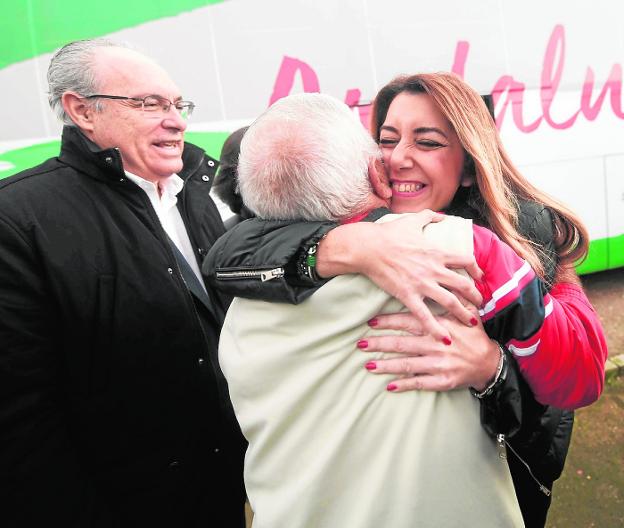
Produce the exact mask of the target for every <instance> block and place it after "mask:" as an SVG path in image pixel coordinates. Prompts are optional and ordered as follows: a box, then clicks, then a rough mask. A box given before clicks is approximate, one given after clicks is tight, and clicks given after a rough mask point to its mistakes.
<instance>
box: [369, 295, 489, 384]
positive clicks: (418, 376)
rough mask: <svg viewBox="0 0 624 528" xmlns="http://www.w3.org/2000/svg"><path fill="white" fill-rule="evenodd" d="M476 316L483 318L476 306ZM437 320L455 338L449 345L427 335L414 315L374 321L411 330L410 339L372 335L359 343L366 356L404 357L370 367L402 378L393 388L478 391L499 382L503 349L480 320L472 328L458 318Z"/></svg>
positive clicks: (377, 326)
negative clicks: (378, 353)
mask: <svg viewBox="0 0 624 528" xmlns="http://www.w3.org/2000/svg"><path fill="white" fill-rule="evenodd" d="M471 315H472V317H475V318H478V314H477V311H476V309H475V308H474V307H472V308H471ZM436 320H437V322H438V323H439V324H440V325H442V326H443V327H444V328H445V331H447V332H448V333H449V335H450V336H451V342H450V344H449V345H445V344H444V343H441V342H440V341H439V340H437V339H435V338H433V337H432V336H431V335H430V334H427V333H424V332H423V326H422V325H421V324H420V322H419V321H418V320H417V319H416V318H415V317H414V316H413V315H412V314H409V313H402V314H389V315H379V316H377V317H376V318H374V319H371V321H369V324H370V325H371V326H372V327H374V328H375V329H393V330H403V331H406V332H409V333H410V334H411V335H409V336H397V335H391V336H375V337H373V336H369V337H367V338H366V340H362V341H359V342H358V348H360V349H361V350H362V351H364V352H394V353H398V354H401V357H397V358H392V359H383V360H379V359H377V360H373V361H369V362H367V363H366V365H365V367H366V368H367V369H368V370H369V371H370V372H371V373H373V374H388V373H389V374H396V375H397V376H399V377H398V378H397V379H396V380H393V381H392V382H390V383H389V384H388V386H387V388H388V390H390V391H393V392H403V391H408V390H429V391H449V390H453V389H457V388H465V387H474V388H475V389H476V390H478V391H480V390H482V389H484V388H485V387H486V386H487V385H488V383H489V382H490V381H491V380H492V379H493V378H494V376H495V373H496V369H497V367H498V362H499V360H500V351H499V348H498V344H497V343H496V341H493V340H491V339H490V338H489V337H488V336H487V334H486V333H485V330H484V329H483V325H482V324H481V322H480V321H479V322H478V323H477V325H475V326H470V327H469V326H466V325H465V324H463V323H461V322H459V321H457V319H455V317H453V316H452V315H449V314H447V315H442V316H437V317H436Z"/></svg>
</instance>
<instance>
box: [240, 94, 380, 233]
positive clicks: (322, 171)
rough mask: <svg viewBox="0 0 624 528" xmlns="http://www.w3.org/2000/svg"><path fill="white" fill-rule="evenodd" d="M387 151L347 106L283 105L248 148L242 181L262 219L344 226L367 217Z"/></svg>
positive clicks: (324, 102) (291, 101)
mask: <svg viewBox="0 0 624 528" xmlns="http://www.w3.org/2000/svg"><path fill="white" fill-rule="evenodd" d="M379 156H380V153H379V148H378V147H377V145H376V143H375V141H374V140H373V139H372V137H371V136H370V134H369V133H368V131H367V130H366V129H365V128H364V127H363V126H362V124H361V123H360V121H359V120H358V119H357V117H356V116H355V114H354V113H353V112H352V111H351V110H350V109H349V107H348V106H347V105H345V104H344V103H342V102H340V101H339V100H338V99H336V98H334V97H331V96H329V95H323V94H309V93H308V94H297V95H290V96H288V97H284V98H283V99H280V100H279V101H277V102H276V103H274V104H273V105H272V106H271V107H270V108H269V109H268V110H266V111H265V112H264V113H263V114H262V115H261V116H260V117H258V119H256V120H255V121H254V123H253V124H252V125H251V126H250V127H249V129H248V130H247V132H246V133H245V136H244V137H243V141H242V142H241V149H240V157H239V163H238V181H239V187H240V192H241V195H242V197H243V201H244V203H245V205H246V206H247V207H248V208H249V209H251V210H252V211H253V212H254V213H255V214H256V215H258V216H259V217H261V218H266V219H281V220H333V221H339V220H343V219H346V218H349V217H350V216H353V215H354V214H356V213H359V212H362V208H363V207H364V206H365V205H366V203H367V201H368V199H369V198H370V195H371V193H372V188H371V185H370V182H369V180H368V166H369V163H370V162H371V161H372V160H374V159H377V158H379Z"/></svg>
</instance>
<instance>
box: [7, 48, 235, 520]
mask: <svg viewBox="0 0 624 528" xmlns="http://www.w3.org/2000/svg"><path fill="white" fill-rule="evenodd" d="M48 82H49V88H50V92H49V100H50V105H51V107H52V109H53V110H54V111H55V112H56V113H57V115H58V116H59V117H60V118H61V119H62V121H63V122H64V124H65V126H64V128H63V136H62V145H61V153H60V155H59V157H58V158H53V159H50V160H48V161H46V162H45V163H43V164H42V165H39V166H38V167H35V168H32V169H30V170H27V171H24V172H22V173H20V174H18V175H16V176H13V177H11V178H7V179H5V180H3V181H2V182H1V183H0V431H2V432H1V433H0V439H1V441H2V443H1V444H0V475H1V476H0V496H1V497H2V503H3V504H4V507H3V508H2V510H3V511H2V513H0V518H1V519H2V525H3V526H7V527H14V526H63V527H65V528H67V527H71V526H76V527H92V526H93V527H95V526H97V527H113V526H114V527H133V528H136V527H140V526H149V527H155V526H156V527H158V526H171V527H174V526H175V527H178V526H179V527H196V526H197V527H199V526H202V527H208V526H218V527H242V526H244V525H245V523H244V500H245V495H244V486H243V479H242V464H243V456H244V449H245V444H244V439H243V437H242V435H241V434H240V429H239V428H238V425H237V424H236V421H235V418H234V416H233V413H232V409H231V405H230V402H229V398H228V394H227V386H226V383H225V380H224V378H223V375H222V373H221V371H220V370H219V366H218V362H217V359H216V351H217V341H218V337H219V331H220V328H221V324H222V322H223V316H224V313H225V310H226V309H227V306H228V304H229V299H227V298H225V297H222V296H219V294H217V292H216V291H213V290H211V289H206V286H205V285H204V282H203V280H202V277H201V273H200V271H199V264H200V260H201V259H202V257H203V256H204V255H205V253H206V251H207V250H208V249H209V248H210V247H211V245H212V244H213V242H214V241H215V240H216V239H217V238H218V237H219V236H220V235H221V234H222V233H223V231H224V228H223V224H222V222H221V219H220V216H219V213H218V211H217V208H216V206H215V205H214V203H213V202H212V200H211V198H210V197H209V194H208V193H209V190H210V186H211V184H212V180H213V177H214V173H215V170H216V168H217V167H216V165H217V163H216V161H215V160H213V159H211V158H209V157H208V156H207V155H206V154H205V153H204V152H203V151H202V150H201V149H199V148H197V147H195V146H193V145H190V144H187V143H185V142H184V131H185V129H186V126H187V124H186V119H187V118H188V117H189V116H190V114H191V113H192V111H193V108H194V104H193V103H191V102H190V101H186V100H184V99H183V98H182V96H181V95H180V92H179V90H178V88H177V86H176V85H175V84H174V82H173V81H172V80H171V79H170V77H169V76H168V75H167V73H166V72H165V71H164V70H163V69H162V68H160V67H159V66H158V65H157V64H156V63H154V62H153V61H152V60H151V59H149V58H147V57H146V56H144V55H142V54H140V53H138V52H136V51H133V50H131V49H128V48H126V47H123V46H120V45H118V44H115V43H113V42H110V41H107V40H100V39H96V40H88V41H77V42H73V43H70V44H68V45H66V46H65V47H63V48H62V49H61V50H59V51H58V52H57V53H56V54H55V55H54V56H53V57H52V60H51V63H50V67H49V70H48Z"/></svg>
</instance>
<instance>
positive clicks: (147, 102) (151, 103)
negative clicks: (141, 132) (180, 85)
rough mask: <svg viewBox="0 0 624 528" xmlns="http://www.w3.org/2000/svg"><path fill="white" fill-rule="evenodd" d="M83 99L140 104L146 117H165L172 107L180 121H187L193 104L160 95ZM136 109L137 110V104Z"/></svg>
mask: <svg viewBox="0 0 624 528" xmlns="http://www.w3.org/2000/svg"><path fill="white" fill-rule="evenodd" d="M83 99H116V100H120V101H122V100H123V101H136V102H137V103H141V105H140V107H141V109H142V110H143V113H144V114H145V115H146V116H147V117H165V116H166V115H167V112H169V109H170V108H171V107H172V106H174V107H175V108H176V110H177V111H178V112H179V113H180V116H181V117H182V119H188V118H189V117H191V114H192V113H193V109H194V108H195V103H192V102H191V101H175V102H174V101H170V100H169V99H167V98H165V97H161V96H160V95H148V96H146V97H143V98H141V97H126V96H123V95H102V94H93V95H87V96H86V97H83ZM136 108H139V105H138V104H137V106H136Z"/></svg>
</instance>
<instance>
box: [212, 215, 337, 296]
mask: <svg viewBox="0 0 624 528" xmlns="http://www.w3.org/2000/svg"><path fill="white" fill-rule="evenodd" d="M335 226H336V224H334V223H332V222H296V223H290V222H285V221H270V220H260V219H258V218H251V219H249V220H245V221H244V222H241V223H240V224H237V225H235V226H234V227H233V228H232V229H231V230H229V231H228V232H227V233H225V234H224V235H223V236H221V237H220V238H219V239H218V240H217V241H216V242H215V244H214V246H213V247H212V248H211V249H210V251H209V252H208V255H207V257H206V259H205V260H204V263H203V266H202V273H203V274H204V276H205V277H206V279H207V280H208V282H209V283H210V284H211V285H212V286H214V287H215V288H217V289H218V290H220V291H223V292H225V293H228V294H229V295H232V296H239V297H245V298H249V299H262V300H265V301H278V302H288V303H292V304H298V303H300V302H301V301H303V300H305V299H306V298H307V297H309V296H310V295H312V294H313V293H314V292H315V291H316V290H317V289H318V288H319V287H320V286H321V285H322V284H324V283H325V281H323V280H320V281H318V280H316V281H315V280H314V279H312V278H310V277H308V276H306V274H303V273H301V265H302V263H303V262H304V260H305V257H306V249H307V248H308V247H309V246H311V245H312V244H314V243H316V242H318V240H320V239H321V237H322V236H323V235H325V234H326V233H327V232H328V231H330V230H331V229H333V228H334V227H335Z"/></svg>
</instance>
